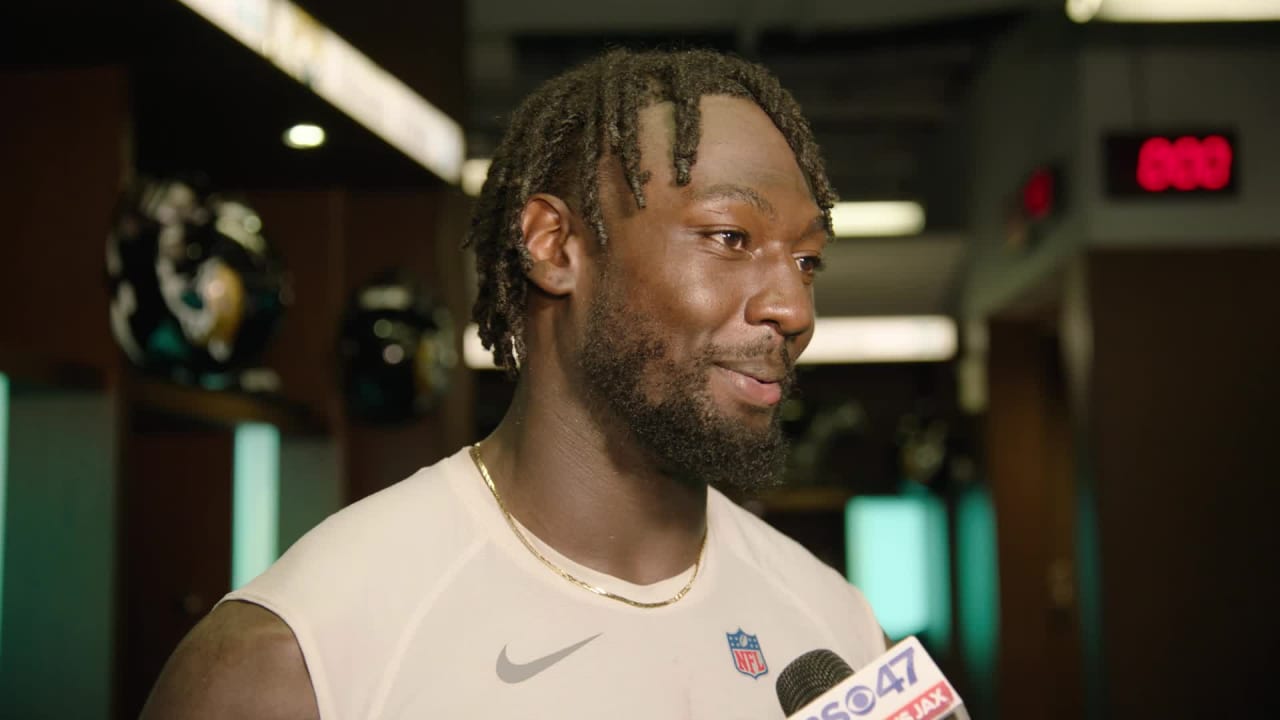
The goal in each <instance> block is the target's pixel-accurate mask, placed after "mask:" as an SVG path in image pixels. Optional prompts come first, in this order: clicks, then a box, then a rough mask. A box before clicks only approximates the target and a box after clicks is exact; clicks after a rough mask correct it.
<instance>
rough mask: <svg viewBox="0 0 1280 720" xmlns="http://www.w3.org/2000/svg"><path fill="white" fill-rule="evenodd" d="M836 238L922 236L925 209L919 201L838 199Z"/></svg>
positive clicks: (833, 222)
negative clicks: (853, 200)
mask: <svg viewBox="0 0 1280 720" xmlns="http://www.w3.org/2000/svg"><path fill="white" fill-rule="evenodd" d="M831 228H832V230H833V231H834V232H835V236H836V237H894V236H899V235H919V234H920V232H921V231H922V230H924V208H923V207H922V206H921V205H920V203H918V202H911V201H905V200H904V201H884V202H838V203H836V204H835V207H833V208H831Z"/></svg>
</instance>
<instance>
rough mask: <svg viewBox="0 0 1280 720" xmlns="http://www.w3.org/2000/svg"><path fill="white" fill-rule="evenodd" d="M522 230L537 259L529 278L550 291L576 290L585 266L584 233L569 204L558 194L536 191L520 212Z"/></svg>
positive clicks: (527, 244)
mask: <svg viewBox="0 0 1280 720" xmlns="http://www.w3.org/2000/svg"><path fill="white" fill-rule="evenodd" d="M520 233H521V236H522V238H523V240H524V246H525V249H527V250H528V251H529V256H530V257H531V258H532V259H533V267H531V268H529V272H528V273H526V275H527V276H528V278H529V280H530V281H532V282H533V284H534V285H537V286H538V287H539V288H540V289H542V291H543V292H546V293H547V294H549V295H555V296H562V295H568V294H569V293H570V292H572V291H573V288H574V286H575V284H576V281H577V276H578V272H579V270H580V269H581V266H582V263H581V260H582V258H581V255H580V253H581V251H582V243H581V241H582V237H581V233H580V232H579V231H578V229H576V228H575V227H574V215H573V211H572V210H570V209H569V206H568V205H567V204H565V202H564V201H563V200H561V199H560V198H558V197H556V196H555V195H548V194H547V193H538V194H536V195H534V196H533V197H531V198H529V201H528V202H526V203H525V204H524V211H523V212H522V213H521V214H520Z"/></svg>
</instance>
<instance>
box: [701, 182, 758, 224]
mask: <svg viewBox="0 0 1280 720" xmlns="http://www.w3.org/2000/svg"><path fill="white" fill-rule="evenodd" d="M692 200H693V201H694V202H704V201H706V200H739V201H742V202H745V203H747V204H749V205H751V206H752V207H754V208H756V209H757V210H759V211H760V212H763V213H765V214H766V215H768V216H769V217H777V216H778V211H777V210H775V209H774V207H773V203H771V202H769V201H768V200H766V199H765V197H764V196H763V195H761V194H760V193H758V192H756V191H755V190H753V189H751V188H749V187H747V186H745V185H733V184H731V183H721V184H719V185H712V186H711V187H709V188H706V189H703V190H699V191H697V192H695V193H694V194H693V197H692Z"/></svg>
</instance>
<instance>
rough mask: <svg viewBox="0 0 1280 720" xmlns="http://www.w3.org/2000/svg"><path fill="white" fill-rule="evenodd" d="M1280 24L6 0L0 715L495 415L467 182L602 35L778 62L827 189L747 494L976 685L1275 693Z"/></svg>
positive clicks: (73, 702) (825, 2)
mask: <svg viewBox="0 0 1280 720" xmlns="http://www.w3.org/2000/svg"><path fill="white" fill-rule="evenodd" d="M1278 21H1280V2H1276V1H1275V0H1235V1H1232V0H1214V1H1200V0H1165V1H1164V2H1155V1H1153V0H1070V1H1069V2H1065V3H1064V2H1063V1H1062V0H897V1H896V2H891V3H881V2H870V1H868V2H842V1H840V0H800V1H799V2H783V0H714V1H710V2H703V3H690V2H673V1H669V0H650V2H647V3H643V4H639V3H637V4H630V5H624V4H621V3H616V4H615V3H599V2H586V1H585V0H549V1H548V2H544V3H542V4H540V5H533V4H528V3H522V2H516V1H515V0H436V1H435V2H430V3H409V2H397V1H394V0H364V2H362V3H359V4H358V5H357V4H356V3H349V2H340V1H339V0H296V2H285V1H284V0H118V1H115V2H110V1H106V0H101V1H95V2H89V1H88V0H68V1H66V2H60V3H18V2H9V3H5V5H4V7H3V9H0V716H2V717H4V718H15V719H18V718H23V719H25V718H86V719H92V718H130V717H134V716H136V715H137V713H138V711H139V709H140V708H141V705H142V703H143V701H144V700H145V697H146V694H147V692H148V691H149V689H150V686H151V684H152V683H153V682H154V680H155V677H156V675H157V673H158V672H159V669H160V667H161V665H162V664H163V662H164V660H165V658H166V657H167V656H168V654H169V653H170V652H171V651H172V649H173V647H174V646H175V645H176V643H177V642H178V640H179V639H180V638H181V637H182V636H183V635H184V634H185V633H186V631H187V630H189V629H190V627H191V626H192V625H193V624H194V623H195V622H196V621H197V620H198V619H199V618H200V617H202V616H203V615H204V614H205V613H206V612H208V610H209V609H210V608H211V607H212V606H213V604H214V603H215V602H216V601H217V600H218V599H219V598H220V597H221V596H222V595H223V594H224V593H226V592H227V591H228V590H230V589H231V588H233V587H237V586H239V585H240V584H242V583H244V582H245V581H247V579H249V578H251V577H252V576H253V575H255V574H256V573H257V572H260V571H261V570H262V569H263V568H264V567H265V566H266V565H267V564H269V563H270V562H271V561H272V560H273V559H274V558H275V557H277V556H278V555H279V553H281V552H283V551H284V550H285V549H287V548H288V547H289V545H290V544H291V543H292V542H293V541H294V540H296V539H297V538H298V537H299V536H300V535H301V534H302V533H304V532H305V531H306V530H307V529H308V528H310V527H311V526H313V525H314V524H316V523H317V522H318V521H320V520H321V519H323V518H324V517H325V516H326V515H328V514H329V513H331V512H333V511H335V510H337V509H339V508H341V507H342V506H344V505H346V504H348V503H350V502H353V501H355V500H358V499H360V498H361V497H364V496H366V495H368V494H370V493H373V492H376V491H378V490H380V489H382V488H385V487H387V486H388V485H390V484H391V483H394V482H395V481H397V480H399V479H402V478H403V477H406V476H407V475H409V474H410V473H412V472H413V471H414V470H415V469H417V468H419V467H422V466H425V465H428V464H431V463H433V462H435V461H436V460H438V459H440V458H442V457H444V456H446V455H448V454H450V453H452V452H453V451H454V450H455V449H457V448H458V447H460V446H461V445H463V444H464V443H469V442H473V441H475V440H476V439H478V438H480V437H483V435H484V434H486V433H487V432H489V431H490V430H491V429H492V428H493V427H494V426H496V424H497V422H498V421H499V419H500V418H501V416H502V414H503V412H504V410H505V408H506V404H507V403H508V401H509V399H510V396H511V392H512V387H511V385H510V384H509V383H507V382H506V381H505V380H504V379H503V378H502V376H501V374H500V373H498V372H495V371H493V370H492V369H490V368H489V367H488V366H487V365H488V363H487V362H486V359H485V356H484V353H476V352H475V350H476V344H477V343H476V340H475V338H474V331H473V330H471V329H470V328H469V327H468V325H469V321H468V320H469V307H470V301H471V298H472V297H473V296H474V279H473V277H472V272H471V269H470V268H471V261H470V259H469V258H468V257H467V256H466V255H465V254H464V253H462V252H461V251H460V249H459V246H460V242H461V239H462V236H463V233H464V231H465V228H466V225H467V222H468V217H469V212H470V208H471V204H472V197H473V196H474V193H475V192H476V189H477V188H478V186H479V184H480V183H482V182H483V177H484V172H485V169H486V158H487V157H489V155H490V154H491V153H492V151H493V149H494V148H495V146H496V144H497V142H498V139H499V137H500V134H501V132H502V130H503V127H504V123H505V122H506V120H507V118H508V117H509V115H510V113H511V111H512V110H513V108H514V106H515V104H516V103H517V102H518V101H519V100H520V98H522V97H523V96H524V95H525V94H527V93H528V92H529V91H531V90H532V89H533V88H534V87H536V86H537V84H538V83H540V82H541V81H543V80H545V79H547V78H549V77H551V76H552V75H554V74H556V73H558V72H560V71H561V70H563V69H565V68H567V67H569V66H571V65H573V64H576V63H578V62H580V61H582V60H584V59H586V58H588V57H590V56H592V55H594V54H596V53H598V52H600V51H602V50H604V49H606V48H608V47H616V46H625V47H633V48H650V47H667V48H669V47H711V48H717V49H720V50H724V51H729V52H734V53H737V54H739V55H742V56H745V57H747V58H750V59H753V60H755V61H758V62H760V63H763V64H764V65H766V66H767V67H769V68H770V69H771V70H773V71H774V72H775V73H776V74H777V75H778V76H779V77H780V78H781V80H782V82H783V84H784V85H786V86H787V87H788V88H789V89H790V90H791V91H792V92H793V94H794V95H795V96H796V97H797V99H798V100H799V101H800V103H801V105H802V106H803V108H804V109H805V111H806V114H807V115H808V117H809V119H810V121H811V122H812V125H813V128H814V131H815V133H816V135H817V137H818V140H819V143H820V144H821V146H822V148H823V150H824V154H825V157H826V159H827V167H828V170H829V172H830V175H831V177H832V180H833V182H834V184H835V187H836V189H837V190H838V192H839V194H840V196H841V199H842V200H843V201H847V204H846V205H842V206H840V207H839V208H838V209H837V210H838V212H837V218H836V219H837V231H838V234H839V235H840V236H841V239H840V240H839V241H838V242H837V243H836V244H835V245H834V246H832V247H830V248H829V252H828V259H829V263H828V265H829V270H828V271H826V272H825V273H824V274H823V276H822V277H821V279H820V281H819V283H818V288H817V303H818V310H819V313H820V315H821V319H820V323H821V325H820V327H819V331H818V340H817V341H815V345H814V346H813V348H812V349H811V350H810V351H809V353H807V355H806V356H805V360H806V364H805V365H803V366H802V367H801V370H800V374H801V378H802V382H801V387H802V393H801V396H800V397H799V398H797V399H796V400H794V401H792V402H790V403H788V404H787V406H786V407H785V408H784V413H785V420H786V428H787V431H788V432H789V433H790V434H791V436H792V439H793V441H794V453H793V457H792V460H791V464H790V466H789V470H788V472H789V474H790V479H791V483H790V484H789V485H788V486H787V488H785V489H783V490H780V491H776V492H773V493H771V494H769V495H766V496H765V497H761V498H755V499H750V500H744V503H745V504H746V505H747V507H749V508H750V509H751V510H753V511H754V512H757V513H759V514H761V515H762V516H763V517H764V518H765V519H766V520H767V521H769V522H770V523H772V524H774V525H775V526H777V527H778V528H780V529H782V530H783V531H784V532H786V533H788V534H790V535H792V536H793V537H795V538H797V539H798V540H800V541H801V542H803V543H804V544H805V545H807V546H808V547H809V548H810V549H812V550H813V551H814V552H815V553H816V554H817V555H818V556H819V557H821V558H822V559H823V560H825V561H826V562H828V563H830V564H831V565H832V566H834V567H835V568H837V569H838V570H839V571H841V572H842V573H845V574H846V575H847V576H848V577H849V578H850V580H852V581H853V582H856V583H857V584H858V585H859V586H860V587H862V588H863V589H864V590H865V591H866V592H867V594H868V596H869V598H870V600H871V602H872V604H873V606H874V607H875V610H876V612H877V614H878V615H879V617H880V618H881V619H882V621H883V623H884V626H885V628H886V630H887V631H888V632H889V634H890V635H893V636H895V637H901V636H905V635H907V634H917V635H919V636H920V637H921V638H922V640H923V641H924V642H925V643H926V645H927V646H928V648H929V649H930V651H931V653H932V654H933V655H934V656H935V657H936V658H937V659H938V660H939V662H940V664H942V665H943V667H944V670H946V672H947V673H948V675H949V676H950V677H951V678H952V679H953V680H954V682H955V684H956V686H957V689H958V690H959V692H960V693H961V695H962V696H964V697H965V698H966V700H967V701H968V703H969V704H970V706H971V708H972V710H973V715H974V717H977V718H1000V717H1003V718H1106V717H1188V718H1191V717H1195V718H1201V717H1220V716H1225V715H1228V714H1232V715H1236V716H1244V717H1268V716H1270V717H1275V716H1277V715H1280V700H1276V699H1274V698H1273V697H1272V696H1271V695H1270V693H1269V692H1268V691H1267V687H1268V685H1269V681H1270V677H1269V675H1270V673H1269V672H1268V671H1269V670H1270V669H1271V668H1273V667H1275V666H1276V663H1275V662H1274V657H1275V655H1276V653H1277V651H1280V620H1278V619H1277V618H1278V615H1277V610H1276V604H1277V603H1276V600H1277V582H1276V579H1277V578H1276V575H1277V565H1278V563H1277V559H1276V558H1277V551H1278V550H1280V542H1278V538H1280V532H1277V530H1276V522H1275V520H1274V517H1275V515H1276V512H1277V507H1280V490H1278V489H1277V488H1278V487H1280V470H1278V469H1277V468H1278V467H1280V465H1278V463H1280V460H1277V458H1276V448H1277V440H1276V429H1277V423H1276V422H1275V420H1274V418H1275V416H1276V414H1277V412H1280V380H1277V378H1276V373H1277V370H1280V295H1278V292H1277V289H1276V288H1277V283H1278V282H1280V81H1277V76H1280V22H1278ZM1201 665H1203V666H1204V667H1205V668H1206V670H1203V671H1199V672H1197V671H1196V669H1197V668H1198V667H1200V666H1201ZM1184 677H1186V678H1188V679H1187V680H1183V678H1184ZM1192 677H1195V678H1197V679H1196V680H1192V679H1191V678H1192Z"/></svg>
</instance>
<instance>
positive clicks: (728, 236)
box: [711, 230, 747, 250]
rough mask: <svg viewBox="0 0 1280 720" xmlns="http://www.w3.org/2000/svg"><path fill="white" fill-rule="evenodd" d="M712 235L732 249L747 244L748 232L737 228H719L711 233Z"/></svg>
mask: <svg viewBox="0 0 1280 720" xmlns="http://www.w3.org/2000/svg"><path fill="white" fill-rule="evenodd" d="M711 237H713V238H715V239H717V240H719V241H720V242H721V244H723V245H724V246H725V247H727V248H729V249H731V250H738V249H741V248H744V247H746V245H747V234H746V233H744V232H739V231H737V230H717V231H715V232H713V233H711Z"/></svg>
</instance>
